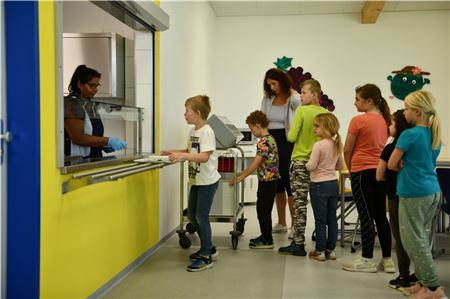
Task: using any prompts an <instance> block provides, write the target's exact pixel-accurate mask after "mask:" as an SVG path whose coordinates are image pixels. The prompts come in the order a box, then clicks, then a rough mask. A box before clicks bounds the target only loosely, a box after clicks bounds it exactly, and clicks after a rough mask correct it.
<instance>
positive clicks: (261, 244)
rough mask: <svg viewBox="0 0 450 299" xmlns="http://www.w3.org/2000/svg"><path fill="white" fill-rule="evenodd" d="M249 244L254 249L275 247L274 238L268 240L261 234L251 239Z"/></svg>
mask: <svg viewBox="0 0 450 299" xmlns="http://www.w3.org/2000/svg"><path fill="white" fill-rule="evenodd" d="M249 246H250V248H253V249H273V240H270V241H268V240H266V239H265V238H263V237H262V236H261V237H258V238H256V239H251V242H250V244H249Z"/></svg>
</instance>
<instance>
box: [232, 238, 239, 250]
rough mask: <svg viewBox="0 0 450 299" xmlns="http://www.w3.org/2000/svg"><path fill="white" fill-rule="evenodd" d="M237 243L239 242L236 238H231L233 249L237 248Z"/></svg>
mask: <svg viewBox="0 0 450 299" xmlns="http://www.w3.org/2000/svg"><path fill="white" fill-rule="evenodd" d="M238 242H239V238H238V236H231V246H233V249H236V248H237V246H238Z"/></svg>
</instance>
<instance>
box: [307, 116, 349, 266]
mask: <svg viewBox="0 0 450 299" xmlns="http://www.w3.org/2000/svg"><path fill="white" fill-rule="evenodd" d="M313 129H314V134H316V135H317V136H318V137H320V138H321V139H322V140H320V141H318V142H316V143H315V144H314V145H313V148H312V152H311V156H310V158H309V161H308V163H306V169H308V171H310V177H311V185H310V196H311V205H312V208H313V211H314V221H315V224H316V250H314V251H311V252H310V253H309V257H310V258H312V259H315V260H318V261H325V260H326V259H330V260H335V259H336V254H335V252H334V248H335V247H336V241H337V234H338V227H337V220H336V208H337V203H338V198H339V190H338V189H339V187H338V180H337V176H336V170H341V169H342V168H343V167H344V162H343V159H342V142H341V136H340V135H339V121H338V120H337V118H336V116H334V115H333V114H331V113H322V114H318V115H317V116H316V118H315V119H314V123H313ZM327 227H328V235H327Z"/></svg>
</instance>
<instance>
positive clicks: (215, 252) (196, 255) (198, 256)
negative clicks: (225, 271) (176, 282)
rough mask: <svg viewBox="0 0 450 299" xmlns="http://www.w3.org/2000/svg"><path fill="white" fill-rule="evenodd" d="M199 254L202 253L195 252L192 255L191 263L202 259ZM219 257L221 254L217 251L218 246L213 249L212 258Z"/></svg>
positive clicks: (190, 257)
mask: <svg viewBox="0 0 450 299" xmlns="http://www.w3.org/2000/svg"><path fill="white" fill-rule="evenodd" d="M199 253H200V250H199V251H197V252H194V253H193V254H191V255H190V256H189V259H190V260H191V261H195V260H198V259H199V258H201V256H200V254H199ZM218 255H219V252H218V251H217V249H216V246H213V247H211V258H212V259H215V258H216V257H217V256H218Z"/></svg>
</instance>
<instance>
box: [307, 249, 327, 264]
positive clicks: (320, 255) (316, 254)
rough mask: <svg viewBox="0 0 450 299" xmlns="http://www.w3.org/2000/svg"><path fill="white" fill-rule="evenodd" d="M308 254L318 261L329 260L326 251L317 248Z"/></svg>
mask: <svg viewBox="0 0 450 299" xmlns="http://www.w3.org/2000/svg"><path fill="white" fill-rule="evenodd" d="M308 256H309V258H311V259H313V260H316V261H321V262H324V261H326V260H327V258H326V257H325V253H324V252H323V251H317V250H314V251H310V252H309V255H308Z"/></svg>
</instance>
